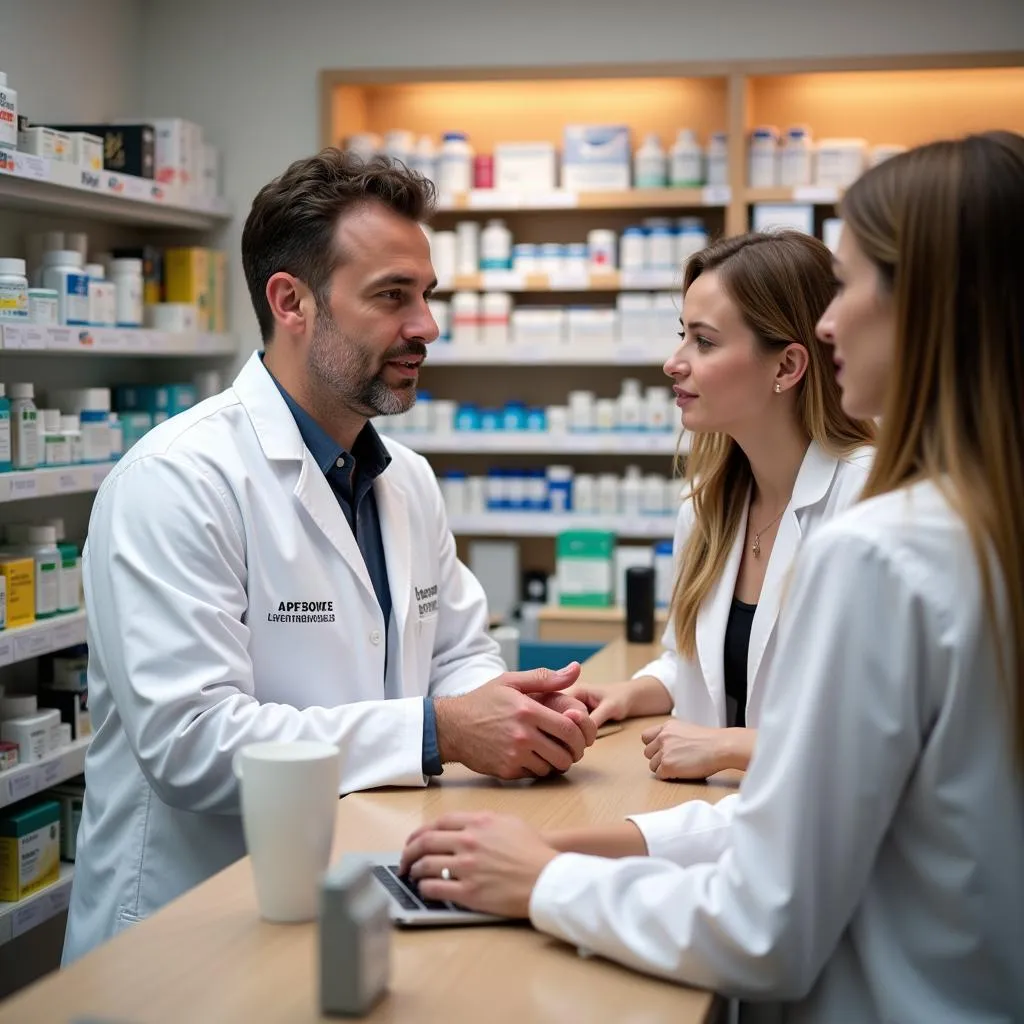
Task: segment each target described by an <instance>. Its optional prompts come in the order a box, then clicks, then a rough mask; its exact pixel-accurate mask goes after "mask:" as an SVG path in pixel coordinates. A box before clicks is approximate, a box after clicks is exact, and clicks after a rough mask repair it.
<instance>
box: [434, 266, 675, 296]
mask: <svg viewBox="0 0 1024 1024" xmlns="http://www.w3.org/2000/svg"><path fill="white" fill-rule="evenodd" d="M681 287H682V273H681V272H680V271H678V270H623V271H612V272H609V273H604V274H591V273H586V274H555V275H549V274H520V273H517V272H516V271H514V270H482V271H481V272H480V273H479V274H460V275H459V276H458V277H456V278H455V279H454V280H453V281H450V282H443V283H439V285H438V287H437V289H436V291H437V292H451V291H467V292H491V291H493V292H513V293H521V292H553V293H557V294H565V293H570V294H571V293H573V292H605V293H610V294H616V293H617V292H627V291H678V290H679V289H680V288H681Z"/></svg>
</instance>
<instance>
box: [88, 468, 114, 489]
mask: <svg viewBox="0 0 1024 1024" xmlns="http://www.w3.org/2000/svg"><path fill="white" fill-rule="evenodd" d="M109 472H110V467H109V466H93V467H92V486H93V487H99V485H100V484H101V483H103V481H104V480H106V479H107V474H108V473H109Z"/></svg>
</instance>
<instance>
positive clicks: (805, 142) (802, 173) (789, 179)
mask: <svg viewBox="0 0 1024 1024" xmlns="http://www.w3.org/2000/svg"><path fill="white" fill-rule="evenodd" d="M779 174H780V184H782V185H787V186H798V185H810V184H811V182H812V181H814V143H813V142H812V140H811V130H810V128H808V127H807V126H806V125H794V126H793V127H792V128H789V129H788V130H787V131H786V138H785V140H784V141H783V144H782V169H781V170H780V172H779Z"/></svg>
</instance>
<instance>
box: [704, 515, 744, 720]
mask: <svg viewBox="0 0 1024 1024" xmlns="http://www.w3.org/2000/svg"><path fill="white" fill-rule="evenodd" d="M749 508H750V502H749V500H748V501H747V503H746V505H745V507H744V509H743V515H742V516H741V517H740V523H739V528H738V529H737V531H736V537H735V539H734V540H733V543H732V548H731V549H730V551H729V557H728V558H727V559H726V562H725V568H724V570H723V572H722V575H721V576H720V577H719V579H718V582H717V583H716V584H715V586H714V587H713V588H712V590H711V593H710V594H709V595H708V598H707V599H706V600H705V601H704V602H703V603H702V605H701V607H700V610H699V611H698V612H697V657H698V659H699V660H700V667H701V673H702V675H703V676H704V685H705V686H707V688H708V696H709V697H710V698H711V702H712V703H713V704H714V706H715V711H716V712H717V713H718V720H719V721H720V722H721V723H722V724H723V725H724V724H725V722H726V703H725V627H726V626H727V625H728V622H729V612H730V610H731V608H732V598H733V594H734V593H735V591H736V577H737V576H738V575H739V571H740V561H741V559H742V557H743V538H744V537H745V536H746V532H747V512H748V511H749Z"/></svg>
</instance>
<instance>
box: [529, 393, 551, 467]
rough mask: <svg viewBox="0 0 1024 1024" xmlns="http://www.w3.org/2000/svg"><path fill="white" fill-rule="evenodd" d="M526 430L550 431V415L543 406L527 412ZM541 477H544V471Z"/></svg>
mask: <svg viewBox="0 0 1024 1024" xmlns="http://www.w3.org/2000/svg"><path fill="white" fill-rule="evenodd" d="M526 429H527V430H533V431H542V432H543V431H545V430H547V429H548V414H547V411H546V410H545V409H544V408H543V407H542V406H534V407H533V408H531V409H529V410H528V411H527V413H526ZM541 475H543V470H542V471H541Z"/></svg>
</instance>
